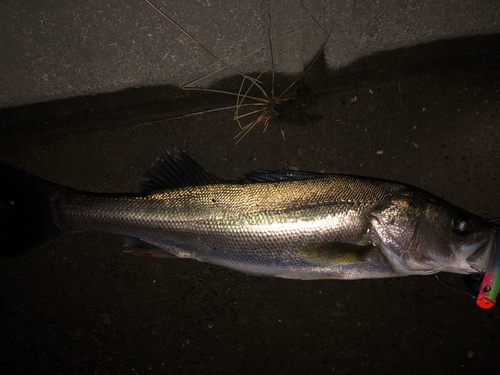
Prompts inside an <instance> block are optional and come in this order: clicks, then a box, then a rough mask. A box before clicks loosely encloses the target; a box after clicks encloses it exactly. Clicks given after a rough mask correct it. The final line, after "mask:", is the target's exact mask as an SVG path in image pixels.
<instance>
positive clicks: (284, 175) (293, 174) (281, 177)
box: [240, 170, 325, 182]
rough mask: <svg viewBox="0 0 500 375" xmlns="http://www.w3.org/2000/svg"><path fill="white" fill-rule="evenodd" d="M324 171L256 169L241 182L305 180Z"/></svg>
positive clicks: (320, 174)
mask: <svg viewBox="0 0 500 375" xmlns="http://www.w3.org/2000/svg"><path fill="white" fill-rule="evenodd" d="M324 175H325V174H324V173H319V172H301V171H266V170H254V171H250V172H248V173H247V174H246V175H245V177H243V178H241V179H240V181H241V182H276V181H290V180H303V179H305V178H314V177H321V176H324Z"/></svg>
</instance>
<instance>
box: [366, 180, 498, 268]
mask: <svg viewBox="0 0 500 375" xmlns="http://www.w3.org/2000/svg"><path fill="white" fill-rule="evenodd" d="M369 216H370V219H369V220H370V223H371V227H372V228H371V229H370V230H373V232H374V233H371V237H372V240H373V242H374V243H375V244H376V245H378V246H379V247H380V248H381V249H382V252H383V253H384V255H385V256H386V258H387V259H388V260H389V262H391V264H392V265H393V266H394V267H395V268H396V269H397V270H398V271H400V272H401V273H402V274H406V275H410V274H429V273H436V272H439V271H447V272H454V273H462V274H468V273H477V272H484V270H485V269H486V267H487V264H488V260H489V257H490V254H491V253H492V249H493V248H494V247H495V245H496V235H495V233H496V231H497V227H496V225H494V224H493V223H490V222H489V221H488V220H487V219H484V218H481V217H479V216H477V215H474V214H471V213H469V212H467V211H465V210H462V209H460V208H458V207H456V206H454V205H452V204H451V203H448V202H446V201H444V200H443V199H441V198H439V197H437V196H434V195H432V194H429V193H427V192H425V191H422V190H417V189H415V190H410V189H409V190H407V191H403V192H400V193H398V194H396V195H395V196H392V197H391V198H389V199H387V200H386V202H383V203H381V204H380V205H378V206H377V207H375V208H373V210H371V211H370V213H369Z"/></svg>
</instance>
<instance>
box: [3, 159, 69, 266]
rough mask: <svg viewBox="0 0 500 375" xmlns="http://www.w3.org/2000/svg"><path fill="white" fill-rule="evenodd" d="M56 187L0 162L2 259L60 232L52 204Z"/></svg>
mask: <svg viewBox="0 0 500 375" xmlns="http://www.w3.org/2000/svg"><path fill="white" fill-rule="evenodd" d="M57 186H58V185H56V184H53V183H51V182H48V181H45V180H42V179H41V178H38V177H36V176H33V175H32V174H30V173H28V172H25V171H23V170H21V169H19V168H17V167H14V166H12V165H9V164H6V163H2V162H0V259H7V258H13V257H16V256H19V255H21V254H23V253H26V252H28V251H30V250H33V249H34V248H36V247H38V246H40V245H42V244H43V243H45V242H47V241H49V240H51V239H53V238H55V237H58V236H59V235H60V234H61V231H60V229H59V228H58V227H57V225H56V224H55V223H54V219H53V215H52V209H51V203H50V198H51V195H52V193H53V192H54V190H55V189H57Z"/></svg>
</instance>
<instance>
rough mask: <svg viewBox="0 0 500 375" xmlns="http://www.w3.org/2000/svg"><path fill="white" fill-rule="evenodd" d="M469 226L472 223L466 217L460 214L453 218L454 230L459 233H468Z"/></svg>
mask: <svg viewBox="0 0 500 375" xmlns="http://www.w3.org/2000/svg"><path fill="white" fill-rule="evenodd" d="M469 228H470V223H469V220H467V219H466V218H464V217H461V216H459V217H456V218H455V219H454V220H453V230H454V231H455V232H457V233H458V234H463V233H466V232H467V231H468V229H469Z"/></svg>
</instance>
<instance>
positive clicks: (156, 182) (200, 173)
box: [137, 147, 225, 193]
mask: <svg viewBox="0 0 500 375" xmlns="http://www.w3.org/2000/svg"><path fill="white" fill-rule="evenodd" d="M175 152H176V153H177V155H178V156H179V157H178V158H177V157H175V156H173V155H172V154H171V153H170V152H169V151H168V150H167V151H165V153H164V154H163V155H162V156H159V157H157V158H156V160H155V162H154V163H153V165H152V166H151V167H150V168H149V170H148V171H147V172H146V174H145V175H144V178H145V180H144V181H142V182H141V183H140V185H139V187H138V189H137V190H138V192H139V193H150V192H152V191H155V190H160V189H175V188H179V187H184V186H195V185H209V184H217V183H221V182H225V180H224V179H222V178H220V177H218V176H216V175H214V174H213V173H212V172H209V171H208V170H206V169H205V168H203V167H202V166H201V165H199V164H198V163H197V162H195V161H194V160H193V159H192V158H191V157H189V156H188V155H187V154H186V153H185V152H183V151H181V150H179V149H178V148H177V147H176V148H175Z"/></svg>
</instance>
